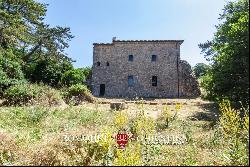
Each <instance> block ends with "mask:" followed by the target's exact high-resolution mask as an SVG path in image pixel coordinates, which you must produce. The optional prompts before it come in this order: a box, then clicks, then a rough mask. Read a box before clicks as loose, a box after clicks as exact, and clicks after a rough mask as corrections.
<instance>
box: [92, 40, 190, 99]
mask: <svg viewBox="0 0 250 167" xmlns="http://www.w3.org/2000/svg"><path fill="white" fill-rule="evenodd" d="M182 42H183V41H180V40H159V41H158V40H157V41H119V40H113V42H112V43H111V44H94V52H93V68H92V70H93V71H92V92H93V95H94V96H99V94H100V84H105V94H104V96H108V97H136V96H137V97H166V98H168V97H170V98H171V97H173V98H174V97H178V73H177V69H178V67H177V62H179V60H177V59H179V55H180V44H181V43H182ZM129 55H133V61H132V62H131V61H128V56H129ZM152 55H157V60H156V62H151V56H152ZM98 62H99V63H100V66H98ZM107 62H108V63H109V66H107ZM179 68H180V67H179ZM184 68H185V67H184V66H183V68H180V70H181V69H184ZM183 74H186V73H183ZM130 75H133V76H134V80H135V83H134V85H133V86H129V85H128V76H130ZM152 76H157V86H156V87H154V86H152ZM183 76H184V75H181V76H179V77H182V78H183ZM190 81H191V80H190ZM191 82H192V81H191ZM179 83H180V82H179ZM186 87H187V86H186V85H185V84H184V83H182V87H181V90H182V92H181V95H189V94H190V93H187V92H185V91H186V90H191V89H187V88H186Z"/></svg>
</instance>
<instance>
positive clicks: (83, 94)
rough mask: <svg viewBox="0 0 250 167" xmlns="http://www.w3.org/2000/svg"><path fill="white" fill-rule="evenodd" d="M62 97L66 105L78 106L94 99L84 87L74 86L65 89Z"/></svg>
mask: <svg viewBox="0 0 250 167" xmlns="http://www.w3.org/2000/svg"><path fill="white" fill-rule="evenodd" d="M63 96H64V98H65V100H66V103H68V104H73V105H78V104H80V103H81V102H83V101H88V102H94V97H93V96H92V95H91V93H90V91H89V90H88V88H87V87H86V86H85V85H82V84H76V85H72V86H70V87H69V88H66V90H65V92H64V93H63Z"/></svg>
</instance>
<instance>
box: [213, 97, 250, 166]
mask: <svg viewBox="0 0 250 167" xmlns="http://www.w3.org/2000/svg"><path fill="white" fill-rule="evenodd" d="M219 105H220V111H221V116H220V119H219V128H218V129H217V131H216V132H217V133H218V134H220V135H219V136H220V137H218V139H220V140H219V142H220V143H219V144H220V145H221V146H223V148H224V152H223V157H224V158H226V159H227V160H228V165H236V166H238V165H246V166H248V165H249V154H248V152H249V147H248V145H249V108H243V110H242V111H240V110H235V109H233V108H232V107H231V104H230V102H229V101H224V100H223V101H222V102H221V103H220V104H219ZM218 139H217V140H218Z"/></svg>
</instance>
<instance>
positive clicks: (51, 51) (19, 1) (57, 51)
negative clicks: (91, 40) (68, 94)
mask: <svg viewBox="0 0 250 167" xmlns="http://www.w3.org/2000/svg"><path fill="white" fill-rule="evenodd" d="M46 6H47V5H45V4H41V3H38V2H36V1H34V0H0V48H1V49H0V52H1V53H0V54H2V55H3V59H6V60H4V61H5V62H6V61H7V60H9V59H11V60H16V61H15V63H18V67H19V66H20V67H21V71H22V72H23V73H24V76H25V77H26V78H27V79H28V80H30V81H32V82H40V81H42V82H45V83H47V84H50V85H52V86H58V85H59V82H60V80H61V77H62V75H63V74H64V72H66V71H68V70H71V69H73V65H72V62H73V60H72V59H70V58H69V57H68V56H67V55H66V54H65V53H64V49H65V48H67V47H69V45H68V42H69V41H70V40H71V39H72V38H73V36H72V35H71V32H70V28H68V27H60V26H56V27H50V26H49V25H47V24H45V23H44V21H43V19H44V17H45V15H46V10H47V9H46ZM7 53H11V54H7ZM17 69H19V68H17Z"/></svg>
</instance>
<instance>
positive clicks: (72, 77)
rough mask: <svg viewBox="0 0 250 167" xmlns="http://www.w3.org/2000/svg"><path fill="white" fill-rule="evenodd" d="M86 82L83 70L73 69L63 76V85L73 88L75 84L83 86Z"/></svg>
mask: <svg viewBox="0 0 250 167" xmlns="http://www.w3.org/2000/svg"><path fill="white" fill-rule="evenodd" d="M84 81H85V76H84V74H83V71H82V70H81V69H73V70H69V71H66V72H65V73H64V74H63V76H62V84H63V85H66V86H71V85H74V84H83V83H84Z"/></svg>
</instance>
